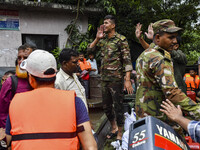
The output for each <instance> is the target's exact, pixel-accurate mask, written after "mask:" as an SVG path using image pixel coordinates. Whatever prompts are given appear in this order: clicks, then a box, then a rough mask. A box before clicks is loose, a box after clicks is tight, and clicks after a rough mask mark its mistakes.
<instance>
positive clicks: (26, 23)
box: [0, 9, 88, 67]
mask: <svg viewBox="0 0 200 150" xmlns="http://www.w3.org/2000/svg"><path fill="white" fill-rule="evenodd" d="M74 18H75V14H72V13H69V11H68V12H67V11H58V12H56V11H52V12H51V11H38V10H37V11H34V10H25V9H24V10H19V23H20V30H19V31H14V30H0V67H13V66H14V65H15V64H14V62H15V59H16V56H17V48H18V47H19V46H20V45H21V44H22V34H45V35H58V46H59V48H61V49H62V48H64V47H65V44H66V40H67V37H68V35H67V33H66V32H65V31H64V29H65V28H66V27H67V25H68V24H69V23H70V22H71V21H72V19H74ZM79 18H80V19H79V20H78V24H79V25H80V29H81V32H86V31H87V26H88V18H87V16H83V15H82V16H80V17H79Z"/></svg>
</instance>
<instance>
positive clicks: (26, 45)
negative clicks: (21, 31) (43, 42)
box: [24, 43, 37, 51]
mask: <svg viewBox="0 0 200 150" xmlns="http://www.w3.org/2000/svg"><path fill="white" fill-rule="evenodd" d="M24 46H25V47H26V48H31V49H32V50H33V51H34V50H36V49H37V46H36V45H33V44H29V43H25V44H24Z"/></svg>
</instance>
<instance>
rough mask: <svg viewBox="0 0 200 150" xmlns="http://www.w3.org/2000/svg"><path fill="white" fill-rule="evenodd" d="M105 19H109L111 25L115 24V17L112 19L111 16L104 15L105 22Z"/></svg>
mask: <svg viewBox="0 0 200 150" xmlns="http://www.w3.org/2000/svg"><path fill="white" fill-rule="evenodd" d="M106 19H110V20H111V21H112V23H113V24H115V23H116V20H115V17H114V16H113V15H106V16H105V17H104V20H106Z"/></svg>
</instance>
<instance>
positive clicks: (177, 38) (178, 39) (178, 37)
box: [176, 36, 181, 46]
mask: <svg viewBox="0 0 200 150" xmlns="http://www.w3.org/2000/svg"><path fill="white" fill-rule="evenodd" d="M176 40H177V44H178V45H179V46H181V37H180V36H177V37H176Z"/></svg>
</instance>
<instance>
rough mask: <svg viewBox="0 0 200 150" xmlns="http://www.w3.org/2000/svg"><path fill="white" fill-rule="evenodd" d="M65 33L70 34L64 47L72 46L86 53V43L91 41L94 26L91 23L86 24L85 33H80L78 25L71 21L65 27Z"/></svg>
mask: <svg viewBox="0 0 200 150" xmlns="http://www.w3.org/2000/svg"><path fill="white" fill-rule="evenodd" d="M65 31H66V32H67V34H70V32H71V37H70V39H69V41H70V42H68V43H67V45H66V47H70V48H73V49H75V50H77V51H78V52H83V53H85V54H86V49H87V46H88V43H91V42H92V41H93V37H92V32H93V33H94V26H93V25H92V24H89V25H88V29H87V32H86V33H81V32H80V30H79V26H78V25H77V24H74V23H73V22H71V23H70V24H69V25H68V26H67V28H66V29H65Z"/></svg>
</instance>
